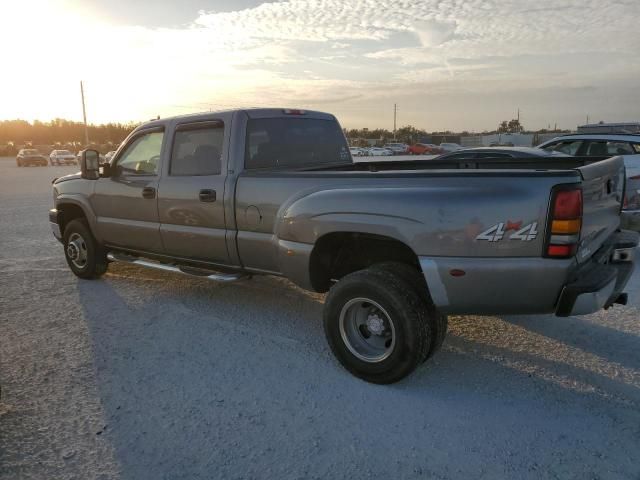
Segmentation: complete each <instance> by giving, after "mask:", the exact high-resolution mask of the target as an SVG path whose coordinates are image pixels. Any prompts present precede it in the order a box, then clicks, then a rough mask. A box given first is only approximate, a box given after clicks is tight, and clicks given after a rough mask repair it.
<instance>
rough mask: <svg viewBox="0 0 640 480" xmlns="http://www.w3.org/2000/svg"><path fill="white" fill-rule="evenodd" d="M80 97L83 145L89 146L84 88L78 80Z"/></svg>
mask: <svg viewBox="0 0 640 480" xmlns="http://www.w3.org/2000/svg"><path fill="white" fill-rule="evenodd" d="M80 96H81V97H82V118H83V119H84V145H85V147H88V146H89V127H87V110H86V109H85V107H84V87H83V86H82V80H80Z"/></svg>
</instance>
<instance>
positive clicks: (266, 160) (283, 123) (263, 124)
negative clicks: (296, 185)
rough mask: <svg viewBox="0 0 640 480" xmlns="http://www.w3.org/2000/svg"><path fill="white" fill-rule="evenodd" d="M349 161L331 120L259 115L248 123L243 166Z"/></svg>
mask: <svg viewBox="0 0 640 480" xmlns="http://www.w3.org/2000/svg"><path fill="white" fill-rule="evenodd" d="M350 161H351V155H350V154H349V149H348V148H347V142H346V140H345V138H344V134H343V132H342V130H341V129H340V125H339V124H338V122H336V121H335V120H322V119H317V118H261V119H253V120H249V122H248V125H247V143H246V152H245V168H246V169H254V168H269V167H285V166H289V167H294V166H305V165H322V164H326V163H346V162H350Z"/></svg>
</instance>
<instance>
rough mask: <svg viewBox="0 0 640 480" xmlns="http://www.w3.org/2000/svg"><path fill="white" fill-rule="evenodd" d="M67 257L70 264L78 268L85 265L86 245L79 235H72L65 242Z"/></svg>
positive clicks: (86, 256) (87, 255)
mask: <svg viewBox="0 0 640 480" xmlns="http://www.w3.org/2000/svg"><path fill="white" fill-rule="evenodd" d="M66 250H67V257H69V260H71V263H73V265H75V266H76V267H78V268H84V267H85V266H86V265H87V258H88V257H89V254H88V252H87V243H86V242H85V241H84V238H82V236H81V235H80V234H79V233H72V234H71V235H70V236H69V240H68V241H67V249H66Z"/></svg>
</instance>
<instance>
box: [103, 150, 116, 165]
mask: <svg viewBox="0 0 640 480" xmlns="http://www.w3.org/2000/svg"><path fill="white" fill-rule="evenodd" d="M115 154H116V151H115V150H111V151H110V152H107V153H106V155H105V156H104V160H105V162H110V161H111V159H112V158H113V156H114V155H115Z"/></svg>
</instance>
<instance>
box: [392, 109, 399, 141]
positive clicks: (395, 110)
mask: <svg viewBox="0 0 640 480" xmlns="http://www.w3.org/2000/svg"><path fill="white" fill-rule="evenodd" d="M397 115H398V104H397V103H394V104H393V140H394V141H395V140H396V117H397Z"/></svg>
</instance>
